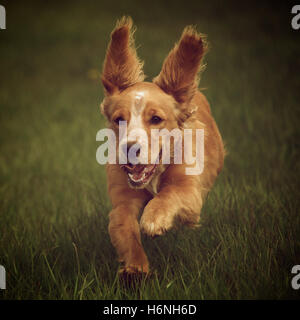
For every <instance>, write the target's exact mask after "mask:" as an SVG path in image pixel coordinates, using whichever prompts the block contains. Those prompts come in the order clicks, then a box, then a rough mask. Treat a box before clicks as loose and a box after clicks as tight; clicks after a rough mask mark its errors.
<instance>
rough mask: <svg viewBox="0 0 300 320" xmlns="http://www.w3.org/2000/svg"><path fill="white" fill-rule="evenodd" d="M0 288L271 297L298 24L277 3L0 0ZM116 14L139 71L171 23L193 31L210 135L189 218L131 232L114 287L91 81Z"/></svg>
mask: <svg viewBox="0 0 300 320" xmlns="http://www.w3.org/2000/svg"><path fill="white" fill-rule="evenodd" d="M0 4H1V5H4V6H5V8H6V13H7V29H6V30H0V75H1V79H0V264H2V265H4V266H5V268H6V271H7V290H5V291H4V290H1V291H0V299H245V298H248V299H262V298H263V299H266V298H267V299H268V298H273V299H286V298H296V299H297V298H299V292H297V291H295V290H293V289H292V288H291V285H290V281H291V278H292V275H291V268H292V266H293V265H295V264H300V237H299V234H300V218H299V199H300V198H299V138H300V137H299V101H300V81H299V71H300V41H299V40H300V31H295V30H292V28H291V19H292V14H291V6H290V5H287V4H286V3H285V2H284V1H282V2H281V3H277V2H275V3H274V2H273V1H270V2H266V1H260V2H257V3H254V2H253V1H252V2H251V3H250V2H247V4H246V3H244V2H243V3H242V4H241V3H240V2H239V1H226V2H225V1H217V0H210V1H191V2H190V1H178V0H173V1H156V0H153V1H138V0H135V1H51V2H50V1H49V2H46V1H44V2H42V1H40V2H38V1H26V2H25V1H1V3H0ZM122 15H130V16H131V17H132V18H133V20H134V23H135V25H136V26H137V32H136V34H135V38H136V44H137V48H138V54H139V56H140V57H141V59H143V60H145V73H146V75H147V76H148V78H147V80H148V81H151V79H152V78H153V77H154V76H156V75H157V74H158V73H159V71H160V68H161V64H162V62H163V59H164V58H165V57H166V55H167V54H168V52H169V50H170V49H171V48H172V46H173V45H174V43H175V42H176V41H177V40H178V39H179V37H180V34H181V32H182V30H183V28H184V27H185V26H186V25H189V24H194V25H196V26H197V29H198V30H199V31H200V32H201V33H204V34H207V36H208V42H209V44H210V51H209V53H208V54H207V56H206V58H205V62H206V64H207V67H206V70H205V71H204V73H203V74H202V76H201V82H200V87H201V88H203V92H204V94H205V95H206V96H207V98H208V100H209V102H210V103H211V108H212V112H213V115H214V116H215V119H216V122H217V124H218V126H219V128H220V131H221V134H222V136H223V138H224V140H225V142H226V146H227V150H228V156H227V158H226V162H225V167H224V170H223V172H222V173H221V175H220V177H219V178H218V180H217V183H216V185H215V187H214V188H213V190H212V191H211V193H210V195H209V197H208V200H207V202H206V204H205V206H204V208H203V210H202V226H201V228H199V229H196V230H189V229H186V228H183V229H180V230H177V231H171V232H170V233H168V234H167V235H166V236H164V237H161V238H158V239H155V240H151V239H148V238H145V237H144V238H143V242H144V245H145V249H146V252H147V253H148V255H149V260H150V263H151V266H152V270H153V271H154V276H153V279H151V280H149V281H143V282H142V283H141V284H140V285H139V286H138V287H134V288H128V287H124V286H123V284H122V283H121V282H120V281H119V280H118V278H117V276H116V274H117V270H118V263H117V260H116V255H115V251H114V249H113V247H112V245H111V243H110V240H109V235H108V232H107V225H108V212H109V210H110V203H109V200H108V198H107V192H106V177H105V171H104V168H103V167H102V166H100V165H99V164H97V162H96V157H95V155H96V149H97V147H98V145H99V143H97V142H96V133H97V131H98V130H99V129H101V128H103V127H104V126H105V121H104V119H103V117H102V116H101V115H100V110H99V105H100V102H101V100H102V98H103V91H102V87H101V82H100V79H99V76H100V72H101V67H102V62H103V59H104V55H105V50H106V46H107V44H108V41H109V35H110V32H111V30H112V29H113V27H114V25H115V22H116V20H117V19H119V18H120V17H121V16H122Z"/></svg>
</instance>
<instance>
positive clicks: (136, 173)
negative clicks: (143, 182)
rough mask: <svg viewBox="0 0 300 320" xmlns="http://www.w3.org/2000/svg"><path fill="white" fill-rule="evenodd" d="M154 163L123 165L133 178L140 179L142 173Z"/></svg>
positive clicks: (149, 169) (148, 169)
mask: <svg viewBox="0 0 300 320" xmlns="http://www.w3.org/2000/svg"><path fill="white" fill-rule="evenodd" d="M154 166H155V165H154V164H150V165H145V164H136V165H132V164H131V165H125V167H126V170H127V171H128V172H129V173H130V174H131V175H132V178H133V179H134V180H140V179H141V178H142V177H143V174H144V173H145V174H147V173H148V172H150V171H151V170H152V169H153V168H154Z"/></svg>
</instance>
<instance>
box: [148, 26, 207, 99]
mask: <svg viewBox="0 0 300 320" xmlns="http://www.w3.org/2000/svg"><path fill="white" fill-rule="evenodd" d="M206 50H207V45H206V42H205V41H204V38H203V35H201V34H200V33H198V32H197V31H196V30H195V28H194V27H192V26H188V27H186V28H185V29H184V31H183V33H182V36H181V38H180V40H179V42H178V43H177V44H176V45H175V47H174V48H173V49H172V50H171V51H170V53H169V55H168V56H167V58H166V59H165V61H164V63H163V66H162V70H161V72H160V74H159V75H158V76H157V77H156V78H154V79H153V82H154V83H155V84H157V85H158V86H159V87H160V88H161V89H162V90H164V91H165V92H166V93H167V94H170V95H172V96H173V97H174V98H175V100H176V101H177V102H178V103H180V104H182V103H189V102H190V101H191V99H192V98H193V96H194V94H195V92H196V90H197V87H198V81H199V79H198V73H199V71H200V70H201V69H202V65H201V62H202V58H203V56H204V54H205V52H206Z"/></svg>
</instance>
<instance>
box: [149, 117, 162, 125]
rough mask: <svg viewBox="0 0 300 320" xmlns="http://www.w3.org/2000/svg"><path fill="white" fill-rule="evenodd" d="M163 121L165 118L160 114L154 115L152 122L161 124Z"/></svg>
mask: <svg viewBox="0 0 300 320" xmlns="http://www.w3.org/2000/svg"><path fill="white" fill-rule="evenodd" d="M162 121H163V119H162V118H160V117H159V116H153V117H152V118H151V123H152V124H159V123H161V122H162Z"/></svg>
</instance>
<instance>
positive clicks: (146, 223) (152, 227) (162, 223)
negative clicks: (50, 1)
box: [140, 203, 173, 237]
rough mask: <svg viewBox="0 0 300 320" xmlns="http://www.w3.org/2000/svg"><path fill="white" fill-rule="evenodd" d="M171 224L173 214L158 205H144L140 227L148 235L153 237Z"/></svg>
mask: <svg viewBox="0 0 300 320" xmlns="http://www.w3.org/2000/svg"><path fill="white" fill-rule="evenodd" d="M172 225H173V215H172V214H170V212H168V211H167V210H166V209H164V208H163V207H159V206H154V205H151V203H149V204H148V206H146V208H145V210H144V213H143V215H142V217H141V221H140V229H141V231H142V232H143V233H145V234H147V235H148V236H151V237H155V236H160V235H162V234H164V233H165V232H166V231H168V230H169V229H170V228H171V227H172Z"/></svg>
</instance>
